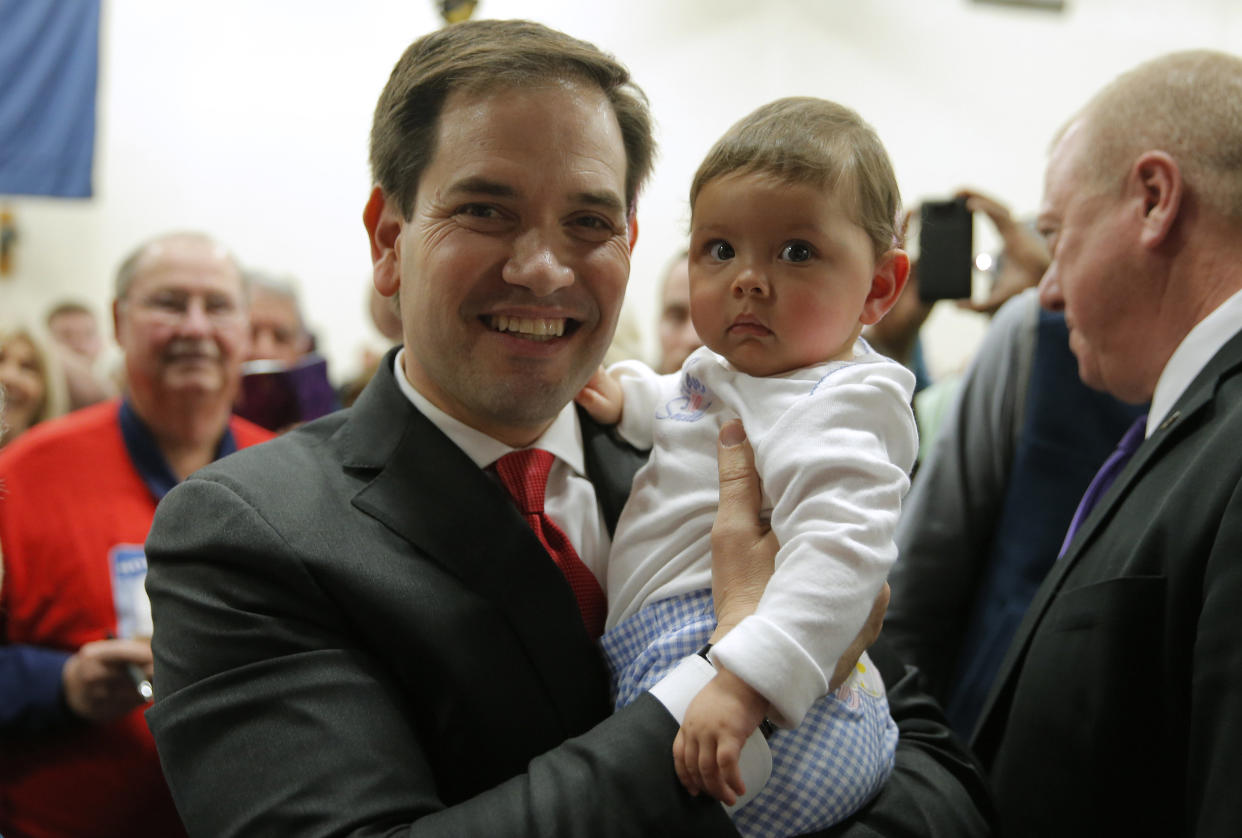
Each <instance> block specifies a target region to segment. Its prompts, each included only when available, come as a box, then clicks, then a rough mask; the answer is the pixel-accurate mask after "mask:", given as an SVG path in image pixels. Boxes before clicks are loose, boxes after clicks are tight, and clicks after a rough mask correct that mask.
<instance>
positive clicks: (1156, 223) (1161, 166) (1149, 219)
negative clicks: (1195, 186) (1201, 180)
mask: <svg viewBox="0 0 1242 838" xmlns="http://www.w3.org/2000/svg"><path fill="white" fill-rule="evenodd" d="M1127 187H1128V189H1130V190H1132V192H1133V194H1134V196H1135V197H1136V198H1137V199H1138V200H1140V201H1141V202H1142V208H1143V220H1142V222H1141V223H1142V227H1141V229H1140V231H1139V241H1140V242H1141V243H1142V244H1143V245H1144V246H1145V247H1149V248H1152V247H1158V246H1160V245H1161V244H1162V243H1163V242H1164V241H1165V240H1166V239H1168V237H1169V235H1170V234H1171V233H1172V231H1173V226H1174V224H1175V223H1176V222H1177V216H1178V213H1180V212H1181V208H1182V199H1183V198H1184V197H1185V182H1184V181H1183V180H1182V170H1181V169H1180V168H1179V167H1178V165H1177V161H1176V160H1174V159H1173V158H1172V157H1171V156H1169V154H1168V153H1166V152H1163V151H1147V152H1144V153H1143V154H1142V155H1140V156H1139V158H1138V159H1137V160H1135V161H1134V165H1133V166H1132V167H1131V169H1130V177H1129V183H1128V184H1127Z"/></svg>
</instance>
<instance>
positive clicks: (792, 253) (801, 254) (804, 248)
mask: <svg viewBox="0 0 1242 838" xmlns="http://www.w3.org/2000/svg"><path fill="white" fill-rule="evenodd" d="M811 255H812V253H811V247H810V245H808V244H805V243H803V242H790V243H789V244H787V245H785V246H784V247H783V248H781V258H782V259H784V260H785V261H786V262H805V261H806V260H808V259H810V258H811Z"/></svg>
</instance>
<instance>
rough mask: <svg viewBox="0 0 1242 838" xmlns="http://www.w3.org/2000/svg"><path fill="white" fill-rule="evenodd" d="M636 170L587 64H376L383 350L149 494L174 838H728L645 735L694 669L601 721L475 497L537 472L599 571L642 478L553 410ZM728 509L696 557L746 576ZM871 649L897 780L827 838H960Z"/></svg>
mask: <svg viewBox="0 0 1242 838" xmlns="http://www.w3.org/2000/svg"><path fill="white" fill-rule="evenodd" d="M651 152H652V141H651V135H650V123H649V117H648V115H647V110H646V105H645V101H644V99H643V97H642V94H641V92H640V91H638V89H637V88H636V87H634V86H633V85H632V84H631V83H630V82H629V80H628V75H627V73H626V71H625V70H624V68H622V67H621V66H620V65H618V64H617V63H616V62H615V61H613V60H612V59H611V58H610V57H608V56H606V55H604V54H602V53H601V52H600V51H599V50H597V49H596V48H594V47H592V46H590V45H589V44H584V43H582V42H578V41H575V40H573V39H570V38H568V37H567V36H564V35H562V34H560V33H557V32H553V31H551V30H548V29H546V28H544V27H541V26H537V25H535V24H528V23H523V22H512V21H509V22H501V21H479V22H475V23H463V24H457V25H455V26H452V27H449V28H447V29H445V30H442V31H441V32H438V33H435V34H433V35H429V36H427V37H425V38H423V39H421V40H419V41H418V42H416V43H415V44H414V45H413V46H411V47H410V49H409V50H408V51H407V52H406V54H405V55H404V56H403V57H402V59H401V61H400V62H399V63H398V65H397V67H396V68H395V70H394V71H393V74H392V77H391V79H390V81H389V83H388V85H387V87H386V88H385V91H384V93H383V94H382V95H381V98H380V102H379V105H378V107H377V110H376V118H375V126H374V129H373V132H372V164H373V170H374V173H375V178H376V181H377V184H378V185H377V186H376V187H375V189H374V191H373V192H372V194H371V198H370V201H369V202H368V203H367V206H366V209H365V211H364V216H363V218H364V222H365V225H366V228H367V232H368V234H369V237H370V242H371V251H372V258H373V262H374V266H375V285H376V287H377V289H378V290H379V291H380V293H382V294H385V295H387V296H392V295H396V296H397V297H398V299H399V302H400V308H401V312H402V319H403V326H404V338H405V344H404V347H402V348H401V349H400V350H399V351H397V350H394V352H393V353H390V354H389V355H388V356H387V357H386V359H385V361H384V363H383V364H382V365H381V368H380V371H379V372H378V374H377V375H376V376H375V378H374V379H373V380H372V381H371V383H370V384H369V385H368V386H367V388H366V390H365V391H364V392H363V394H362V395H361V397H360V398H359V400H358V402H357V403H356V404H355V406H354V407H353V408H352V409H351V410H349V411H344V412H341V413H337V414H334V415H332V416H329V417H326V418H324V419H322V420H320V421H317V422H313V423H311V424H308V425H306V426H304V427H302V428H299V429H298V430H296V431H293V432H292V433H289V434H287V435H285V436H284V437H282V438H280V439H278V440H276V441H275V442H273V443H272V444H270V445H268V446H264V447H262V448H261V450H259V451H258V452H257V456H250V457H243V458H233V459H231V460H229V461H228V462H227V463H223V464H221V467H220V468H216V469H212V470H205V471H203V472H200V473H199V474H198V475H197V476H196V477H195V478H194V479H192V480H190V481H188V483H187V484H186V485H185V486H184V488H181V489H178V490H176V491H175V492H173V493H172V494H170V496H169V498H168V500H167V502H166V503H165V504H164V505H163V506H162V507H161V508H160V511H159V515H158V516H157V520H156V522H155V525H154V527H153V529H152V533H151V536H150V539H149V542H148V547H149V551H148V555H149V557H150V562H151V570H150V573H149V576H148V590H149V592H150V595H151V600H152V611H153V615H154V621H155V626H156V630H155V637H154V640H153V646H154V650H155V659H156V667H155V672H156V683H155V688H156V695H157V701H156V704H155V706H154V708H153V709H152V710H151V712H150V713H149V715H148V719H149V722H150V725H151V728H152V731H153V733H154V735H155V738H156V742H157V745H158V748H159V751H160V757H161V761H162V764H163V766H164V770H165V773H166V775H167V777H168V779H169V784H170V787H171V788H172V791H173V796H174V798H175V800H176V802H177V805H178V809H179V811H180V812H181V814H182V817H183V819H184V821H185V823H186V824H187V826H188V828H189V830H190V832H191V834H195V835H204V836H212V838H223V837H224V836H235V835H328V834H332V835H344V834H349V835H379V834H383V835H395V834H411V835H412V834H419V835H448V834H452V835H471V836H475V835H477V836H505V835H515V836H516V835H522V836H561V835H563V836H601V835H618V836H622V835H633V836H647V835H659V834H670V835H694V836H711V835H734V834H735V832H734V830H733V827H732V825H731V823H730V821H729V820H728V818H727V817H726V816H725V813H724V811H723V809H722V808H721V807H720V806H719V804H717V803H715V802H714V801H711V800H709V799H708V798H706V797H705V796H704V797H698V798H694V797H691V796H689V795H688V794H687V793H686V792H685V791H684V790H683V788H682V787H681V785H680V783H679V782H678V781H677V779H676V777H675V775H674V772H673V762H672V758H671V749H672V743H673V738H674V736H675V734H676V732H677V726H678V722H677V720H676V717H675V715H674V712H673V711H675V710H676V709H677V706H678V705H679V704H681V705H683V706H684V703H685V701H687V700H688V697H689V696H692V695H693V693H694V691H695V690H697V688H698V687H697V686H696V684H702V683H706V681H707V680H710V678H711V677H712V670H711V666H710V664H707V663H706V660H705V659H704V658H700V657H698V656H693V655H692V656H690V657H689V658H687V660H686V661H685V662H683V666H682V667H680V668H679V669H678V670H677V671H675V672H674V673H673V675H672V676H670V678H669V679H666V681H665V682H662V683H661V684H659V685H657V687H656V688H654V689H653V694H649V695H646V696H644V697H643V698H642V699H640V700H639V701H637V702H635V703H634V704H633V705H630V706H629V707H627V708H626V709H625V710H623V711H621V712H618V713H616V714H615V715H610V710H611V707H610V703H609V697H608V683H607V682H608V678H607V673H606V671H605V668H604V663H603V660H602V657H601V655H600V652H599V650H598V648H597V645H596V644H595V642H594V638H593V637H592V636H591V635H590V634H589V633H588V631H587V629H586V627H585V624H584V621H583V618H582V617H581V616H580V603H579V602H577V601H575V593H574V591H572V590H571V588H570V585H569V584H567V582H566V578H565V576H563V575H562V574H561V570H560V569H558V567H557V566H555V565H554V564H553V563H552V562H551V561H550V560H549V554H548V552H547V551H546V550H545V548H544V546H543V544H541V543H540V540H538V539H537V538H536V536H535V534H534V532H533V531H532V529H531V528H530V527H529V526H528V525H527V523H526V522H525V521H524V520H523V516H522V515H521V514H519V512H518V510H517V509H516V508H515V506H514V504H513V502H512V501H511V500H510V497H509V495H508V494H507V493H506V489H505V488H504V487H503V486H502V485H501V482H500V481H499V480H497V479H496V478H495V477H494V476H493V475H492V474H491V473H490V468H491V465H492V464H493V463H495V462H496V461H497V459H498V458H501V457H502V455H506V454H507V453H508V452H510V451H512V450H513V449H527V448H530V447H536V448H542V449H546V450H550V451H552V452H553V454H554V455H555V462H554V464H553V465H552V470H551V472H550V475H549V476H548V480H547V489H546V504H545V507H544V509H545V512H546V515H547V517H548V518H549V519H551V520H552V521H553V522H554V523H555V524H557V525H558V526H559V527H560V528H561V529H563V530H564V535H565V537H566V539H567V540H568V541H569V542H570V543H571V544H572V546H573V547H574V548H575V550H576V552H577V554H578V556H579V557H580V558H581V561H582V563H584V564H585V565H586V567H587V570H588V571H589V572H591V573H593V574H594V575H595V576H597V577H598V576H599V575H600V574H601V572H602V569H603V568H602V562H603V561H604V560H605V559H606V556H607V545H608V533H609V531H610V530H611V526H612V524H613V523H615V520H616V516H617V514H618V512H619V507H620V505H621V504H622V503H623V502H624V499H625V496H626V494H627V493H628V491H629V482H630V477H631V476H632V474H633V472H634V470H635V468H636V467H637V465H638V463H639V456H638V455H637V454H636V452H634V451H633V450H631V449H628V448H626V447H624V446H622V445H620V444H619V443H618V442H617V441H615V439H614V438H613V437H611V436H610V435H609V434H608V433H606V432H605V431H604V430H602V429H600V428H599V427H597V426H595V425H593V424H592V423H591V422H590V421H589V420H587V419H586V418H585V416H579V414H578V413H577V412H576V410H575V408H574V407H573V405H572V403H571V399H572V397H573V395H574V394H575V393H576V392H577V391H578V390H579V389H580V388H581V387H582V385H583V384H584V383H585V382H586V380H587V378H588V377H589V376H590V374H591V372H592V371H593V370H594V369H595V368H596V366H597V364H598V363H599V360H600V358H601V357H602V356H603V353H604V350H605V348H606V347H607V345H608V342H609V339H610V338H611V335H612V331H613V327H614V325H615V323H616V318H617V314H618V312H619V310H620V305H621V300H622V296H623V294H624V290H625V284H626V280H627V276H628V272H629V254H630V249H631V247H632V246H633V244H634V240H635V237H636V233H637V227H636V224H635V220H634V206H635V199H636V196H637V193H638V189H639V186H640V185H641V183H642V181H643V179H644V178H645V176H646V174H647V172H648V170H649V168H650V160H651ZM723 450H724V451H725V461H724V463H723V464H722V467H725V466H730V465H731V464H733V461H734V460H736V459H737V458H738V457H739V456H744V455H745V452H746V447H745V446H744V445H734V446H731V447H729V448H726V449H723ZM733 465H734V467H735V470H736V465H735V464H733ZM741 472H742V483H743V484H747V481H749V485H751V486H752V487H753V482H754V476H753V471H750V470H747V469H746V468H745V467H744V466H742V467H741ZM746 496H747V497H750V498H752V499H753V498H757V492H755V493H752V494H749V495H746ZM729 497H732V495H726V496H725V498H726V500H725V501H723V502H722V508H724V509H726V510H730V509H733V508H734V507H736V504H735V505H733V506H731V505H730V504H729V503H728V502H727V499H728V498H729ZM738 508H739V509H741V511H742V513H744V514H741V515H734V516H733V517H732V518H731V519H730V520H731V523H732V524H734V525H735V526H734V531H733V533H732V535H730V534H729V533H723V534H722V535H721V539H720V540H719V541H718V542H717V543H718V546H719V547H720V548H721V553H723V554H724V557H725V558H726V559H727V558H728V557H729V556H730V554H733V553H737V554H746V553H748V550H747V548H746V546H745V545H746V544H747V543H748V542H749V543H752V544H757V545H758V546H757V547H755V548H754V550H755V552H756V553H757V555H758V557H759V558H763V557H764V556H766V557H767V558H768V560H769V561H770V557H771V544H770V539H758V533H759V525H758V515H757V506H753V507H747V506H746V505H742V506H741V507H738ZM748 522H749V525H748ZM541 526H542V524H541ZM545 533H546V531H545ZM743 558H745V556H743ZM742 563H743V564H745V562H742ZM725 593H728V590H726V591H725ZM751 594H752V595H753V594H754V591H753V589H752V590H751ZM739 601H741V600H738V599H736V598H734V597H733V596H731V595H730V596H728V597H725V598H723V601H721V602H719V603H718V607H719V609H720V610H721V612H722V613H721V625H722V629H724V630H727V627H728V625H729V623H730V622H731V621H735V619H736V617H737V614H736V613H735V612H734V610H733V607H734V606H733V603H735V602H739ZM878 651H879V654H880V657H879V658H878V659H877V658H873V659H876V660H877V661H878V663H877V665H878V666H881V667H884V672H885V677H886V679H888V681H889V690H890V695H889V700H890V705H891V706H892V708H893V713H894V716H895V718H896V719H897V721H898V723H899V728H900V730H901V736H902V740H901V745H900V747H899V751H898V757H897V760H898V764H897V768H896V771H895V774H894V778H893V780H892V781H891V782H890V783H889V785H888V787H887V788H886V789H885V790H884V792H883V793H882V794H881V795H880V796H879V797H878V798H877V799H876V800H875V801H874V802H873V804H872V806H871V808H870V809H869V810H868V811H866V812H865V813H863V814H862V815H861V816H860V817H859V818H858V819H857V821H856V822H854V823H851V824H848V825H845V826H843V827H842V830H841V831H842V832H844V834H850V835H892V836H897V835H901V836H904V835H910V836H914V835H945V836H948V835H977V834H982V833H983V832H984V831H985V830H986V823H985V821H984V818H983V817H982V816H981V813H980V812H981V810H980V807H981V806H984V805H986V804H985V802H984V797H983V796H982V795H981V794H980V790H981V785H980V783H981V781H980V780H979V778H978V776H977V775H976V773H975V768H974V765H973V764H972V762H971V760H970V758H969V757H968V755H967V754H965V752H964V751H963V750H959V749H958V748H957V747H956V746H955V744H954V743H953V742H952V740H951V738H950V737H949V736H948V734H947V731H946V728H945V726H944V722H943V719H942V718H941V717H940V716H939V714H938V711H937V710H936V708H935V706H934V704H932V703H930V702H928V701H927V700H926V699H925V697H923V696H922V695H921V694H920V693H918V692H917V691H916V690H915V688H914V681H915V678H916V675H915V673H914V672H913V671H912V670H906V669H904V668H903V667H902V666H901V665H900V664H896V663H894V662H893V661H892V660H891V659H886V658H885V656H884V654H883V650H882V648H881V649H879V650H878ZM704 667H706V672H704ZM756 747H758V748H759V749H760V752H759V753H760V754H762V750H763V749H766V745H765V744H764V743H763V742H762V739H761V738H760V739H759V741H758V742H756ZM761 774H762V772H761ZM761 783H762V776H760V779H759V780H758V781H757V783H756V784H757V785H758V784H761Z"/></svg>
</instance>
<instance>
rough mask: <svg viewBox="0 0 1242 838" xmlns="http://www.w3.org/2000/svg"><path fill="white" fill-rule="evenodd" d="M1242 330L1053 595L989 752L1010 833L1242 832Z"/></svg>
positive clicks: (1184, 400)
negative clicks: (1241, 449)
mask: <svg viewBox="0 0 1242 838" xmlns="http://www.w3.org/2000/svg"><path fill="white" fill-rule="evenodd" d="M1240 445H1242V333H1239V334H1238V335H1235V336H1234V338H1233V339H1232V340H1231V341H1230V342H1229V343H1228V344H1227V345H1226V346H1225V347H1224V348H1222V349H1221V351H1220V352H1219V353H1217V355H1216V357H1215V358H1213V359H1212V361H1211V362H1209V364H1208V366H1207V367H1206V368H1205V369H1204V370H1203V372H1202V373H1201V374H1200V375H1199V376H1198V377H1197V378H1196V379H1195V381H1194V382H1193V383H1192V384H1191V386H1190V387H1189V389H1188V390H1187V392H1186V393H1185V394H1184V395H1183V396H1182V397H1181V399H1180V400H1179V401H1178V403H1177V404H1176V405H1175V406H1174V408H1173V410H1172V412H1171V413H1170V415H1169V417H1168V418H1167V419H1165V420H1164V422H1163V423H1162V424H1161V425H1160V427H1159V429H1158V430H1156V431H1155V432H1154V433H1153V434H1152V436H1151V437H1150V438H1149V439H1148V440H1147V441H1146V442H1144V443H1143V444H1142V445H1141V446H1140V447H1139V449H1138V451H1137V452H1135V455H1134V457H1133V459H1132V460H1131V461H1130V463H1129V464H1128V465H1127V466H1126V468H1125V469H1124V470H1123V471H1122V473H1121V474H1120V475H1119V476H1118V478H1117V481H1116V483H1115V484H1114V485H1113V487H1112V489H1110V490H1109V492H1107V493H1106V494H1105V495H1104V497H1103V498H1102V499H1101V500H1100V502H1099V504H1098V505H1097V506H1096V508H1095V509H1094V510H1093V512H1092V513H1091V514H1090V515H1089V516H1088V518H1087V520H1086V521H1085V522H1084V525H1083V527H1082V528H1081V529H1080V530H1079V532H1078V533H1077V535H1076V536H1075V539H1074V541H1073V543H1072V544H1071V545H1070V547H1069V549H1068V551H1067V552H1066V555H1065V556H1064V557H1063V558H1062V559H1060V560H1059V561H1058V562H1057V563H1056V564H1055V565H1053V568H1052V570H1051V571H1050V572H1049V574H1048V577H1047V578H1046V579H1045V581H1044V583H1043V586H1042V587H1041V588H1040V590H1039V592H1038V593H1037V594H1036V596H1035V599H1034V600H1033V602H1032V603H1031V607H1030V609H1029V610H1028V612H1027V614H1026V618H1025V620H1024V621H1023V623H1022V626H1021V627H1020V628H1019V630H1018V633H1017V635H1016V637H1015V639H1014V643H1013V645H1012V646H1011V647H1010V650H1009V654H1008V656H1007V657H1006V659H1005V662H1004V663H1003V664H1002V667H1001V671H1000V675H999V677H998V679H997V683H996V685H995V686H994V688H993V691H992V693H991V695H990V697H989V700H988V703H987V705H985V709H984V714H983V716H982V719H981V721H980V725H979V727H978V729H977V730H976V734H975V738H974V744H975V748H976V750H977V752H978V753H979V755H980V756H981V757H982V758H983V760H984V762H985V763H986V764H987V765H988V766H989V769H990V771H989V773H990V775H991V778H992V783H993V788H994V791H995V794H996V805H997V809H998V811H999V814H1000V823H1001V827H1002V832H1003V834H1004V835H1006V836H1025V835H1031V836H1035V835H1041V836H1042V835H1058V836H1075V835H1083V836H1087V835H1204V836H1207V835H1210V836H1222V838H1223V837H1224V836H1238V835H1242V803H1240V802H1239V799H1238V790H1239V788H1242V455H1240V453H1239V446H1240Z"/></svg>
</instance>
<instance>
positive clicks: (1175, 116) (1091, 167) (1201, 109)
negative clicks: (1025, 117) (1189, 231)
mask: <svg viewBox="0 0 1242 838" xmlns="http://www.w3.org/2000/svg"><path fill="white" fill-rule="evenodd" d="M1077 122H1082V123H1083V130H1084V131H1086V132H1087V133H1086V134H1085V137H1086V140H1087V144H1088V145H1087V147H1088V149H1089V151H1088V153H1087V156H1086V157H1085V158H1084V161H1085V162H1086V164H1087V166H1086V171H1084V172H1083V174H1086V175H1088V176H1089V177H1090V178H1091V179H1092V180H1093V181H1094V183H1095V185H1097V186H1100V187H1105V188H1111V187H1112V185H1113V184H1115V185H1116V186H1117V188H1120V186H1121V182H1122V179H1123V178H1124V177H1125V174H1126V170H1127V169H1128V167H1129V165H1130V164H1131V163H1132V162H1133V161H1134V160H1135V159H1136V158H1137V157H1138V156H1139V155H1140V154H1142V153H1143V152H1145V151H1163V152H1165V153H1167V154H1169V155H1170V156H1171V157H1172V158H1173V159H1174V160H1175V161H1177V164H1178V166H1179V167H1180V168H1181V170H1182V175H1183V177H1184V178H1185V179H1186V182H1187V183H1188V184H1189V185H1190V186H1191V188H1192V189H1193V190H1194V191H1195V192H1196V193H1197V194H1198V195H1199V196H1200V197H1201V198H1202V199H1203V200H1204V201H1205V202H1206V203H1207V204H1208V205H1209V206H1212V207H1215V209H1216V210H1217V211H1218V212H1221V213H1224V214H1225V215H1227V216H1230V217H1232V218H1234V219H1237V220H1242V58H1239V57H1237V56H1234V55H1229V54H1227V53H1223V52H1213V51H1210V50H1190V51H1186V52H1175V53H1171V54H1169V55H1164V56H1161V57H1160V58H1155V59H1152V60H1151V61H1147V62H1145V63H1143V64H1140V65H1139V66H1137V67H1135V68H1134V69H1132V70H1130V71H1129V72H1126V73H1123V74H1122V75H1120V76H1118V77H1117V78H1116V79H1115V80H1113V81H1112V82H1111V83H1110V84H1109V85H1108V86H1107V87H1105V88H1104V89H1103V90H1101V91H1100V92H1099V93H1097V94H1096V95H1095V96H1094V97H1092V99H1091V100H1090V101H1089V102H1088V103H1087V104H1086V105H1085V106H1084V107H1083V109H1082V110H1081V111H1079V113H1078V115H1077V116H1075V117H1074V119H1072V120H1071V122H1070V125H1072V124H1074V123H1077ZM1068 128H1069V125H1067V126H1066V127H1065V128H1063V129H1062V130H1061V131H1060V132H1058V134H1057V136H1056V138H1055V140H1054V145H1055V143H1056V142H1059V141H1060V139H1061V137H1063V136H1064V135H1065V132H1066V131H1067V130H1068Z"/></svg>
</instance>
